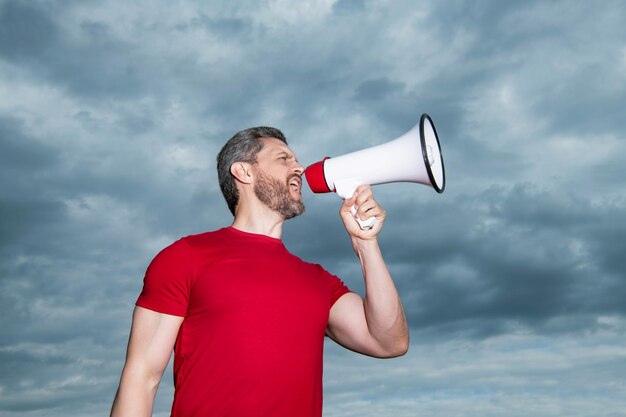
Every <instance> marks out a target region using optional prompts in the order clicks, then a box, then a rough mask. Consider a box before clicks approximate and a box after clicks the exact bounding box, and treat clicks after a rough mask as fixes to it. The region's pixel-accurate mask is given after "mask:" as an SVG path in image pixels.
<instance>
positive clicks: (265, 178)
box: [254, 138, 304, 220]
mask: <svg viewBox="0 0 626 417" xmlns="http://www.w3.org/2000/svg"><path fill="white" fill-rule="evenodd" d="M260 140H261V141H262V142H263V149H261V151H260V152H259V153H258V154H257V163H256V167H257V170H256V174H257V179H256V182H255V183H254V193H255V194H256V196H257V198H258V199H259V200H260V201H261V202H262V203H264V204H265V205H266V206H268V207H269V208H270V209H272V210H274V211H276V212H277V213H279V214H280V215H281V216H282V217H283V219H285V220H287V219H290V218H292V217H295V216H298V215H300V214H302V213H303V212H304V203H303V202H302V178H301V177H302V173H303V172H304V167H302V165H300V164H299V163H298V160H297V159H296V156H295V154H294V153H293V152H292V151H291V149H289V147H288V146H287V145H285V143H283V142H282V141H280V140H278V139H274V138H262V139H260Z"/></svg>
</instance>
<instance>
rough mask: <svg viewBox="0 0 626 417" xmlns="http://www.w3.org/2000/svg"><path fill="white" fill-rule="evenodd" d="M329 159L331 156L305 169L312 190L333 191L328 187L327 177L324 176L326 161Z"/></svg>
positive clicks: (317, 191)
mask: <svg viewBox="0 0 626 417" xmlns="http://www.w3.org/2000/svg"><path fill="white" fill-rule="evenodd" d="M327 159H329V158H328V157H326V158H324V159H322V160H321V161H319V162H316V163H314V164H312V165H309V166H308V167H307V168H306V169H305V170H304V176H305V177H306V182H307V184H309V188H311V191H313V192H314V193H330V192H331V191H333V190H331V189H330V188H328V184H327V183H326V178H325V177H324V161H325V160H327Z"/></svg>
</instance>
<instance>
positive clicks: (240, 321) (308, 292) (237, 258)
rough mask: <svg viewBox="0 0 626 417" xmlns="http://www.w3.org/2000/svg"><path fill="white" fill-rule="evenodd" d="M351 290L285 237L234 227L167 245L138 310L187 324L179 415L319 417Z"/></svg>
mask: <svg viewBox="0 0 626 417" xmlns="http://www.w3.org/2000/svg"><path fill="white" fill-rule="evenodd" d="M347 292H349V290H348V288H347V287H346V286H345V285H344V284H343V283H342V282H341V280H340V279H339V278H337V277H336V276H334V275H331V274H330V273H328V272H326V271H325V270H324V269H323V268H322V267H321V266H319V265H316V264H310V263H307V262H304V261H302V260H301V259H300V258H298V257H296V256H294V255H292V254H291V253H289V252H288V251H287V249H286V248H285V246H284V245H283V243H282V241H281V240H280V239H274V238H271V237H268V236H265V235H257V234H252V233H247V232H242V231H240V230H237V229H235V228H233V227H227V228H224V229H220V230H217V231H215V232H208V233H203V234H199V235H193V236H187V237H185V238H182V239H180V240H178V241H176V242H175V243H173V244H172V245H170V246H168V247H167V248H165V249H164V250H163V251H161V252H160V253H159V254H158V255H157V256H156V257H155V258H154V260H153V261H152V263H151V264H150V266H149V267H148V270H147V272H146V276H145V278H144V287H143V291H142V292H141V295H140V296H139V299H138V300H137V305H138V306H140V307H144V308H148V309H150V310H154V311H157V312H160V313H165V314H171V315H176V316H183V317H185V319H184V320H183V323H182V325H181V328H180V330H179V332H178V337H177V340H176V345H175V348H174V386H175V393H174V403H173V405H172V416H173V417H191V416H198V417H200V416H201V417H205V416H211V417H217V416H229V417H248V416H250V417H252V416H254V417H259V416H272V417H281V416H284V417H308V416H311V417H313V416H315V417H319V416H321V415H322V355H323V345H324V335H325V332H326V326H327V324H328V313H329V310H330V308H331V306H332V305H333V304H334V303H335V301H337V299H339V297H341V296H342V295H344V294H346V293H347Z"/></svg>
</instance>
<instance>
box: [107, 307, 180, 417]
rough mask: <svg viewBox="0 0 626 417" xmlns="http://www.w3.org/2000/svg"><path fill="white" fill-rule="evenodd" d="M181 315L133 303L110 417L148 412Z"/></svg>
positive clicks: (123, 416)
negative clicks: (120, 375)
mask: <svg viewBox="0 0 626 417" xmlns="http://www.w3.org/2000/svg"><path fill="white" fill-rule="evenodd" d="M182 322H183V317H178V316H171V315H168V314H161V313H157V312H155V311H152V310H148V309H145V308H142V307H135V311H134V313H133V324H132V328H131V331H130V340H129V342H128V350H127V352H126V363H125V364H124V370H123V371H122V377H121V379H120V385H119V388H118V390H117V394H116V395H115V400H114V401H113V407H112V409H111V417H126V416H129V417H130V416H132V417H135V416H151V415H152V408H153V403H154V396H155V394H156V392H157V388H158V386H159V383H160V382H161V377H162V376H163V372H164V371H165V368H166V367H167V363H168V362H169V359H170V356H171V355H172V350H173V349H174V343H175V342H176V336H177V335H178V329H179V328H180V325H181V323H182Z"/></svg>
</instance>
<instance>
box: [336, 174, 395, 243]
mask: <svg viewBox="0 0 626 417" xmlns="http://www.w3.org/2000/svg"><path fill="white" fill-rule="evenodd" d="M352 206H354V207H355V208H356V215H357V216H358V217H359V218H360V219H361V220H367V219H368V218H370V217H376V223H374V226H373V227H372V228H371V229H369V230H363V229H361V227H360V226H359V223H358V222H357V221H356V219H355V218H354V216H353V215H352V211H351V210H350V208H351V207H352ZM339 215H340V216H341V220H342V221H343V224H344V226H345V228H346V231H347V232H348V234H349V235H350V237H351V238H353V239H354V238H357V239H362V240H375V239H376V238H377V236H378V234H379V233H380V231H381V229H382V227H383V222H384V221H385V217H386V216H387V213H386V212H385V210H384V209H383V208H382V207H381V206H380V205H379V204H378V202H376V200H374V194H373V193H372V187H370V186H369V185H360V186H359V187H358V188H357V189H356V191H355V192H354V194H353V195H352V197H350V198H349V199H346V200H344V202H343V205H342V206H341V209H340V210H339Z"/></svg>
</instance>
